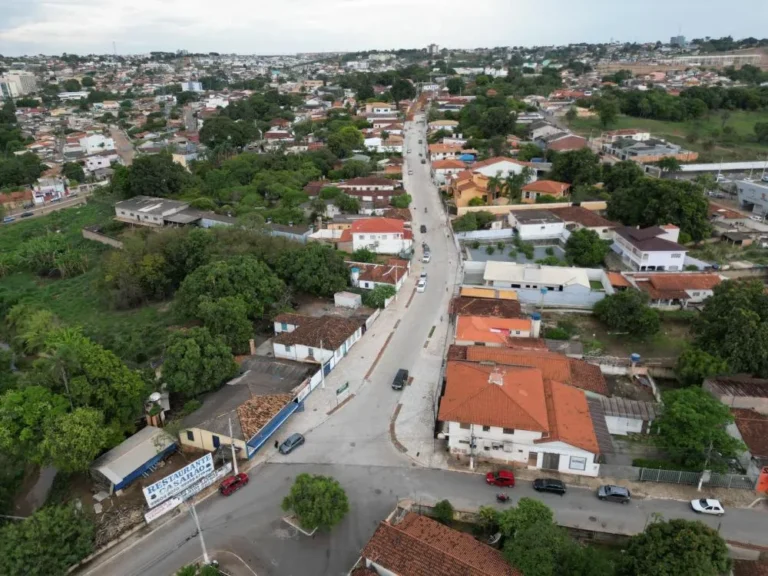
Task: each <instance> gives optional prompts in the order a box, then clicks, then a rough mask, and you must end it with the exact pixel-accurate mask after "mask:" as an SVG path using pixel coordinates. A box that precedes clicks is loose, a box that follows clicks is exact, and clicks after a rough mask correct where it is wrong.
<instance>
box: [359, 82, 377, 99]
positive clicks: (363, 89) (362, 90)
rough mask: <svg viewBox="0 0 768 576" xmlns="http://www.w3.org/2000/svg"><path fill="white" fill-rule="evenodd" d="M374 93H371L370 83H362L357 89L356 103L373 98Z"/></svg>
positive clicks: (371, 86)
mask: <svg viewBox="0 0 768 576" xmlns="http://www.w3.org/2000/svg"><path fill="white" fill-rule="evenodd" d="M375 97H376V93H375V92H374V91H373V84H371V83H370V82H368V81H366V82H362V83H361V84H360V86H358V87H357V101H358V102H365V101H366V100H368V99H369V98H375Z"/></svg>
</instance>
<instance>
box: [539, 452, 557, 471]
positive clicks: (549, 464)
mask: <svg viewBox="0 0 768 576" xmlns="http://www.w3.org/2000/svg"><path fill="white" fill-rule="evenodd" d="M541 467H542V469H544V470H559V469H560V454H550V453H549V452H544V462H543V463H542V465H541Z"/></svg>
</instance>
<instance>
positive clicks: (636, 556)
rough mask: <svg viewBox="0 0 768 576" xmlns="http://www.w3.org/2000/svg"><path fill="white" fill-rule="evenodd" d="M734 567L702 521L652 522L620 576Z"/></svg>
mask: <svg viewBox="0 0 768 576" xmlns="http://www.w3.org/2000/svg"><path fill="white" fill-rule="evenodd" d="M730 568H731V560H730V557H729V555H728V548H727V546H726V544H725V541H724V540H723V539H722V538H721V537H720V535H719V534H718V533H717V532H716V531H715V530H713V529H712V528H710V527H709V526H706V525H704V524H702V523H701V522H691V521H689V520H669V521H667V522H664V521H661V522H652V523H651V524H649V525H648V526H647V527H646V529H645V530H644V531H643V532H641V533H640V534H636V535H635V536H632V538H630V540H629V543H628V544H627V546H626V549H625V552H624V555H623V557H622V562H621V564H620V567H619V574H620V575H621V576H645V575H647V574H669V575H670V576H671V575H673V574H674V575H675V576H718V575H719V574H727V573H728V572H729V571H730ZM526 576H527V574H526Z"/></svg>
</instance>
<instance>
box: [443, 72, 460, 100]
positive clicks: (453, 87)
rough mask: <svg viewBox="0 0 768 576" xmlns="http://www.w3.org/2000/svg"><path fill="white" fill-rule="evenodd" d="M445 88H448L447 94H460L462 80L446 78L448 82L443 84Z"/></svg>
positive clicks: (456, 77)
mask: <svg viewBox="0 0 768 576" xmlns="http://www.w3.org/2000/svg"><path fill="white" fill-rule="evenodd" d="M445 87H446V88H448V93H449V94H451V95H452V96H455V95H456V94H461V93H462V91H463V90H464V79H463V78H462V77H461V76H454V77H453V78H448V81H447V82H446V83H445Z"/></svg>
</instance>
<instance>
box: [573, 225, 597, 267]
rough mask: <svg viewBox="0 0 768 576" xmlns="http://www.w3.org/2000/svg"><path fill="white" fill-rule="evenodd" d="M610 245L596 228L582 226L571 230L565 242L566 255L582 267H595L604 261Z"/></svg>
mask: <svg viewBox="0 0 768 576" xmlns="http://www.w3.org/2000/svg"><path fill="white" fill-rule="evenodd" d="M607 252H608V245H607V244H606V243H605V242H603V241H602V240H601V239H600V236H599V235H598V234H597V232H595V231H594V230H591V229H589V228H581V229H580V230H575V231H573V232H571V235H570V236H569V237H568V240H567V241H566V243H565V257H566V259H567V260H568V262H569V263H571V264H574V265H576V266H579V267H581V268H594V267H595V266H600V265H601V264H602V263H603V258H605V255H606V253H607Z"/></svg>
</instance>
